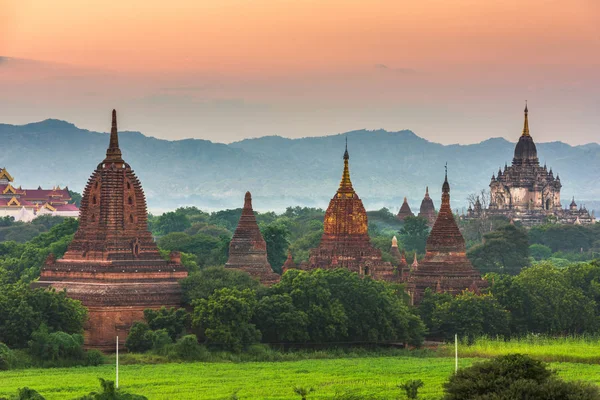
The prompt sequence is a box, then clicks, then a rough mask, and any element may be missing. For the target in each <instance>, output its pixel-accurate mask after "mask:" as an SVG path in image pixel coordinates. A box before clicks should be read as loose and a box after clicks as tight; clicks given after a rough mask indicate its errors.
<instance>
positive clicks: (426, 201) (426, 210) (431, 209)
mask: <svg viewBox="0 0 600 400" xmlns="http://www.w3.org/2000/svg"><path fill="white" fill-rule="evenodd" d="M417 216H418V217H421V218H425V219H426V220H427V225H428V226H433V223H434V222H435V216H436V214H435V206H434V205H433V200H431V197H429V186H427V187H426V188H425V197H423V201H421V208H420V209H419V214H418V215H417Z"/></svg>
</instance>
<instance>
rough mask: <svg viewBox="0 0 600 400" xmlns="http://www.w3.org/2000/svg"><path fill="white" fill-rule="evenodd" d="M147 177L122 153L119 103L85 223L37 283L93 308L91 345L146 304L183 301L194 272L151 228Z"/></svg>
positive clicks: (108, 343) (109, 337)
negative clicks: (184, 285) (163, 247)
mask: <svg viewBox="0 0 600 400" xmlns="http://www.w3.org/2000/svg"><path fill="white" fill-rule="evenodd" d="M147 218H148V214H147V211H146V199H145V196H144V192H143V190H142V186H141V184H140V181H139V180H138V178H137V177H136V176H135V174H134V172H133V170H132V169H131V167H130V166H129V164H127V163H126V162H125V161H123V159H122V157H121V150H120V148H119V139H118V132H117V116H116V112H115V111H114V110H113V114H112V127H111V133H110V145H109V148H108V150H107V152H106V158H105V159H104V161H102V162H101V163H100V164H98V167H97V168H96V170H95V171H94V172H93V173H92V175H91V177H90V179H89V180H88V183H87V186H86V188H85V190H84V192H83V197H82V200H81V214H80V218H79V228H78V229H77V232H76V233H75V236H74V239H73V241H72V242H71V244H70V245H69V247H68V249H67V252H66V253H65V255H64V256H63V258H62V259H59V260H55V259H54V257H53V256H51V257H49V258H48V260H47V262H46V264H45V266H44V267H43V269H42V273H41V277H40V280H39V281H38V282H37V283H36V285H37V286H41V287H45V286H52V287H55V288H57V289H59V290H61V289H66V290H67V293H68V295H69V296H70V297H72V298H74V299H77V300H80V301H81V302H82V303H83V305H85V306H86V307H88V309H89V322H88V324H87V327H86V335H85V337H86V345H87V346H90V347H97V348H113V346H114V340H115V336H117V335H118V336H119V340H120V341H124V340H125V338H126V336H127V332H128V330H129V327H130V326H131V324H132V323H133V322H134V321H136V320H141V319H143V311H144V309H146V308H159V307H161V306H167V307H178V306H180V303H181V288H180V285H179V283H178V280H179V279H182V278H185V277H186V276H187V271H186V270H185V268H184V267H183V266H182V265H181V261H180V257H179V255H178V254H177V253H172V254H171V259H170V261H165V260H164V259H163V258H162V257H161V256H160V254H159V252H158V247H157V246H156V244H155V243H154V240H153V238H152V234H151V233H150V231H148V224H147Z"/></svg>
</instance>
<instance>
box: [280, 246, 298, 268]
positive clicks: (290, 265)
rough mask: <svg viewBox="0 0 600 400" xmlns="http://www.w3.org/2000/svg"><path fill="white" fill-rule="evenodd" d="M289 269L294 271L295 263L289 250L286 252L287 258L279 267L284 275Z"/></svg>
mask: <svg viewBox="0 0 600 400" xmlns="http://www.w3.org/2000/svg"><path fill="white" fill-rule="evenodd" d="M289 269H296V263H294V257H292V251H291V250H288V256H287V259H286V260H285V262H284V263H283V265H282V267H281V272H282V273H285V272H286V271H287V270H289Z"/></svg>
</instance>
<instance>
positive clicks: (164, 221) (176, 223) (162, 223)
mask: <svg viewBox="0 0 600 400" xmlns="http://www.w3.org/2000/svg"><path fill="white" fill-rule="evenodd" d="M190 226H192V224H191V222H190V220H189V219H188V218H187V217H186V215H185V214H184V213H178V212H174V211H171V212H167V213H164V214H163V215H161V216H160V217H158V219H157V220H156V222H155V223H154V224H153V228H154V230H155V231H156V233H157V234H159V235H167V234H169V233H171V232H183V231H185V230H186V229H188V228H189V227H190Z"/></svg>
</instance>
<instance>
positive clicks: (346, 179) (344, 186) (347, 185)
mask: <svg viewBox="0 0 600 400" xmlns="http://www.w3.org/2000/svg"><path fill="white" fill-rule="evenodd" d="M349 159H350V156H349V155H348V138H347V137H346V151H345V152H344V173H343V174H342V181H341V182H340V188H339V189H338V192H353V191H354V189H353V188H352V181H350V169H349V168H348V160H349Z"/></svg>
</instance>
